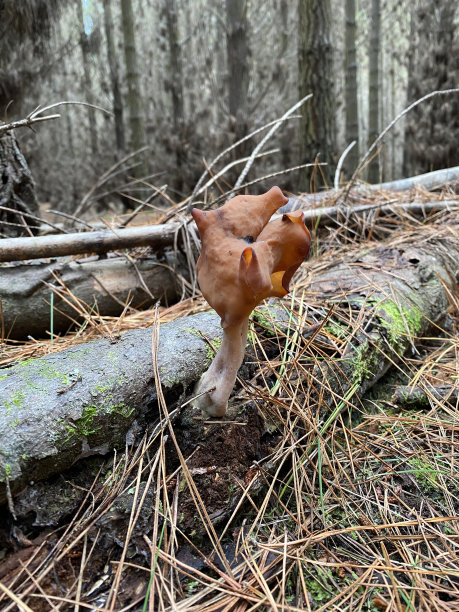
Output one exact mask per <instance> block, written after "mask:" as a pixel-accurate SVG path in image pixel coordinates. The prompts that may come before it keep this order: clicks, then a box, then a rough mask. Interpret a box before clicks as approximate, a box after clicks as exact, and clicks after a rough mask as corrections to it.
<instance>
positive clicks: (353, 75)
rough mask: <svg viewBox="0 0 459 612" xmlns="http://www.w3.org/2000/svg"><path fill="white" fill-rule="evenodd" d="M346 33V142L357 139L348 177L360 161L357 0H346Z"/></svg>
mask: <svg viewBox="0 0 459 612" xmlns="http://www.w3.org/2000/svg"><path fill="white" fill-rule="evenodd" d="M345 16H346V34H345V45H346V53H345V66H344V74H345V79H346V91H345V94H346V144H350V143H351V142H352V141H355V145H354V147H353V148H352V149H351V150H350V151H349V153H348V155H347V158H346V161H345V167H346V168H347V169H348V170H347V175H348V178H350V177H351V176H352V173H353V172H354V170H355V169H356V168H357V164H358V163H359V158H360V155H359V109H358V101H357V53H356V46H355V32H356V23H355V0H346V11H345Z"/></svg>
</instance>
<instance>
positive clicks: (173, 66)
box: [164, 0, 185, 191]
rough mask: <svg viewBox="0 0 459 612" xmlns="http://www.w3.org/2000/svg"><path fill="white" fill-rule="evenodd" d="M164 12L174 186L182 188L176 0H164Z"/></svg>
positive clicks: (181, 124)
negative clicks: (167, 49)
mask: <svg viewBox="0 0 459 612" xmlns="http://www.w3.org/2000/svg"><path fill="white" fill-rule="evenodd" d="M164 11H165V14H166V24H167V38H168V43H169V72H168V75H167V86H168V87H167V88H168V89H169V90H170V92H171V97H172V121H173V126H174V139H173V142H174V146H175V166H176V167H175V171H174V177H175V185H174V186H175V188H176V189H178V190H179V191H181V190H182V189H183V172H184V171H183V167H184V165H185V156H184V144H185V143H184V125H185V116H184V106H183V72H182V56H181V48H180V43H179V30H178V9H177V2H176V0H166V1H165V2H164Z"/></svg>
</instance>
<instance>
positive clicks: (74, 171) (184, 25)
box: [0, 0, 459, 212]
mask: <svg viewBox="0 0 459 612" xmlns="http://www.w3.org/2000/svg"><path fill="white" fill-rule="evenodd" d="M458 13H459V11H458V10H457V8H456V5H455V3H454V2H448V1H446V0H444V1H442V2H436V3H435V2H432V1H431V0H417V1H412V0H410V1H407V0H402V1H397V2H395V0H386V1H384V0H372V1H371V2H370V1H367V2H364V1H362V0H346V1H345V2H338V1H336V0H321V1H320V2H317V1H314V0H297V1H293V0H292V1H290V2H289V1H288V0H226V2H225V1H224V0H204V1H203V0H193V1H192V2H191V1H189V0H120V1H119V2H118V1H116V0H73V1H64V0H61V1H59V2H58V1H56V0H21V2H16V1H14V0H3V1H2V2H0V109H1V115H2V118H3V119H4V120H7V121H11V120H13V119H18V118H21V117H24V116H26V115H27V113H29V112H30V111H32V110H33V109H34V108H35V107H36V106H37V105H39V104H40V105H47V104H50V103H53V102H57V101H63V100H78V101H85V102H89V103H91V104H94V105H96V106H99V107H102V108H104V109H107V110H109V111H111V112H112V113H113V114H112V115H110V114H107V113H105V112H103V111H101V110H97V109H95V108H88V107H84V106H66V107H61V108H60V109H59V112H61V115H62V118H61V120H59V121H55V122H48V123H47V124H46V125H43V126H40V128H39V129H38V130H37V132H36V133H34V132H32V131H27V132H24V131H23V132H21V134H20V135H19V137H20V146H21V148H22V150H23V153H24V154H25V157H26V159H27V161H28V163H29V164H30V166H31V170H32V174H33V176H34V178H35V181H36V184H37V188H38V195H39V199H40V201H42V202H50V203H51V205H52V208H58V209H59V210H61V211H67V212H74V211H75V210H76V209H77V208H78V204H79V203H80V202H81V199H82V198H83V196H84V195H85V194H86V193H87V192H88V191H89V190H90V189H91V187H92V186H93V185H94V184H95V183H96V181H97V179H98V178H99V177H100V176H102V175H103V174H104V173H105V172H106V171H107V170H108V169H109V168H110V167H111V166H113V164H115V163H116V162H117V161H119V160H121V159H123V158H125V157H126V156H128V155H129V154H131V153H134V152H136V151H137V152H138V151H140V153H137V155H135V156H134V157H128V158H127V161H126V162H125V163H124V164H122V166H121V169H122V172H121V171H119V172H117V173H115V180H114V181H112V182H111V183H110V184H109V186H108V187H107V185H104V188H103V189H99V190H98V191H97V192H96V193H95V194H93V197H94V198H95V199H97V198H98V199H100V201H101V203H102V205H101V207H99V211H101V210H102V209H104V208H105V206H106V205H107V204H108V203H109V202H113V201H114V200H115V201H116V200H117V199H118V200H119V198H116V197H115V198H113V197H109V198H108V197H107V196H108V195H109V194H110V193H112V194H114V193H120V192H122V193H123V194H125V195H126V194H128V192H129V191H131V192H133V188H132V184H130V183H129V181H130V179H131V178H132V177H137V178H143V179H146V180H147V182H148V183H149V184H155V185H158V186H159V185H162V184H167V185H168V194H169V195H170V197H171V198H172V199H173V200H174V201H179V200H181V199H183V198H184V197H186V196H187V195H188V194H189V193H190V192H191V190H192V188H193V186H194V185H195V184H196V181H197V179H198V177H199V176H200V174H201V173H202V171H203V169H204V163H205V162H203V160H207V162H208V161H210V160H212V159H213V158H214V157H215V156H216V155H217V154H219V153H220V152H222V151H223V150H224V149H225V148H226V147H228V146H229V145H231V144H232V143H234V142H235V141H236V140H237V139H240V138H242V137H243V136H245V135H246V134H248V133H250V132H253V131H254V130H256V129H258V128H260V127H261V126H263V125H265V124H267V123H269V122H270V121H273V120H274V119H276V118H279V117H281V116H282V115H283V114H284V113H285V112H286V111H287V110H288V109H289V108H290V107H292V106H293V105H294V104H295V103H296V102H297V101H298V100H300V99H301V98H302V97H304V96H306V95H307V94H309V93H313V94H314V96H313V98H312V99H310V100H308V101H306V102H305V103H304V104H303V105H302V107H300V109H298V110H297V111H296V113H293V114H292V115H291V117H290V118H289V120H287V121H285V122H284V123H283V125H282V126H281V128H280V129H279V130H278V131H277V132H276V134H275V135H273V137H272V138H271V139H270V141H269V143H268V144H267V145H265V150H266V151H267V150H268V149H269V151H272V153H271V154H269V155H267V156H263V157H261V159H259V160H258V161H257V162H256V164H255V165H254V167H253V169H252V170H251V173H250V176H249V179H250V180H253V179H254V178H256V177H262V176H264V175H267V174H269V173H271V172H279V171H281V170H282V171H287V170H288V169H289V168H293V167H295V166H298V165H301V164H306V163H313V162H314V161H315V160H316V159H318V160H319V161H320V162H321V163H324V164H328V165H326V166H325V165H324V166H322V168H321V173H322V177H320V174H319V173H317V172H315V173H314V175H313V176H314V181H313V183H312V182H311V169H310V168H308V169H300V170H294V171H292V172H285V174H283V175H281V176H280V177H276V182H278V183H279V184H280V185H282V187H283V188H284V189H290V190H292V191H294V192H298V191H299V190H300V189H301V190H308V191H309V190H310V189H316V190H318V189H320V188H321V187H322V186H323V184H324V181H325V182H326V183H327V184H330V182H333V176H334V173H335V168H336V164H337V161H338V159H339V157H340V155H341V153H342V152H343V151H344V150H345V148H346V147H347V146H348V145H349V144H350V143H351V142H352V141H356V145H355V146H354V148H353V149H352V150H350V152H349V153H348V155H347V157H346V159H345V163H344V167H343V173H342V175H341V178H342V179H346V178H349V176H350V174H352V171H353V170H354V169H355V168H356V166H357V164H358V160H359V158H360V157H361V156H362V153H365V151H366V150H367V149H368V145H369V143H371V142H373V141H374V140H375V138H376V136H377V135H378V134H379V133H380V132H381V130H382V129H383V128H384V127H385V126H386V125H387V124H388V123H389V122H390V121H391V120H392V119H393V118H394V117H396V116H397V115H398V114H399V113H400V112H401V111H402V109H403V108H405V107H406V106H407V105H408V104H410V103H412V102H413V101H415V100H416V99H419V98H421V97H422V96H424V95H426V94H428V93H430V92H432V91H434V90H444V89H449V88H452V87H455V86H457V84H458V82H459V78H458V77H459V37H458V33H457V30H458V18H459V15H458ZM300 115H301V116H300ZM458 132H459V97H458V96H457V95H455V94H452V95H448V96H438V97H434V98H431V99H429V100H427V101H426V102H424V103H422V104H420V105H419V106H417V107H416V108H415V109H414V110H413V111H411V112H410V113H409V114H408V115H407V117H406V118H404V119H403V120H402V121H400V122H398V123H397V124H396V125H395V127H394V128H393V129H392V130H391V131H390V132H389V133H388V134H387V136H386V138H385V140H384V142H383V146H382V147H381V148H380V150H379V155H378V161H375V162H373V163H372V164H370V167H369V170H368V173H364V174H362V176H361V178H364V179H365V180H369V181H370V182H378V181H380V180H392V179H396V178H400V177H402V176H409V175H413V174H417V173H422V172H427V171H430V170H434V169H438V168H444V167H448V166H454V165H457V164H459V150H458V148H457V146H456V143H457V140H458ZM263 135H264V133H262V134H261V135H257V136H256V137H255V138H254V139H252V140H249V141H248V142H245V143H243V145H242V146H240V147H239V148H237V149H236V150H235V152H234V157H233V158H232V159H235V158H236V157H244V156H245V155H247V154H249V153H250V152H251V151H252V150H253V148H254V147H255V145H256V143H257V142H258V141H259V140H260V139H261V137H262V136H263ZM236 170H237V168H235V169H234V171H236ZM236 177H237V174H234V175H232V174H231V173H229V175H227V178H228V180H229V181H230V182H231V181H234V180H235V178H236ZM266 186H269V181H268V182H266V181H265V182H264V183H262V185H261V186H260V190H261V189H262V188H264V187H266ZM124 203H125V204H126V203H128V204H129V202H128V201H127V200H126V197H125V198H124ZM165 203H166V202H165V201H163V204H165Z"/></svg>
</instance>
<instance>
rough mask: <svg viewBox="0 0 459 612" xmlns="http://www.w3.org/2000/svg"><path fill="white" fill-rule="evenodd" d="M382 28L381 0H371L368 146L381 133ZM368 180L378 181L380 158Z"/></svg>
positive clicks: (369, 172)
mask: <svg viewBox="0 0 459 612" xmlns="http://www.w3.org/2000/svg"><path fill="white" fill-rule="evenodd" d="M380 30H381V7H380V0H372V2H371V26H370V54H369V55H370V74H369V91H368V97H369V101H368V102H369V106H368V108H369V110H368V113H369V115H368V146H370V145H371V144H373V142H374V141H375V140H376V138H377V137H378V135H379V44H380ZM368 180H369V182H370V183H377V182H378V181H379V180H380V177H379V162H378V159H375V160H374V161H372V162H371V163H370V165H369V169H368Z"/></svg>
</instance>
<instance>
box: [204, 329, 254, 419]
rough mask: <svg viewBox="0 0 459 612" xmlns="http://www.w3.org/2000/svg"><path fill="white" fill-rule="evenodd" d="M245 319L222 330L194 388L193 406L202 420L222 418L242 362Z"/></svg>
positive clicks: (245, 337) (245, 330) (245, 331)
mask: <svg viewBox="0 0 459 612" xmlns="http://www.w3.org/2000/svg"><path fill="white" fill-rule="evenodd" d="M248 324H249V320H248V318H247V319H244V320H243V321H242V322H241V323H239V324H238V325H232V326H230V327H226V328H225V329H224V330H223V340H222V344H221V346H220V348H219V350H218V352H217V354H216V356H215V358H214V360H213V362H212V364H211V365H210V367H209V369H208V370H207V372H205V373H204V374H203V375H202V377H201V380H200V381H199V383H198V384H197V386H196V390H195V393H196V395H199V394H202V395H201V396H200V397H198V398H196V400H195V402H194V405H195V407H196V408H199V409H200V410H201V412H202V414H203V416H204V417H223V416H225V414H226V408H227V406H228V398H229V396H230V394H231V391H232V390H233V387H234V383H235V382H236V376H237V372H238V370H239V368H240V367H241V364H242V361H243V359H244V353H245V345H246V342H247V330H248Z"/></svg>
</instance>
